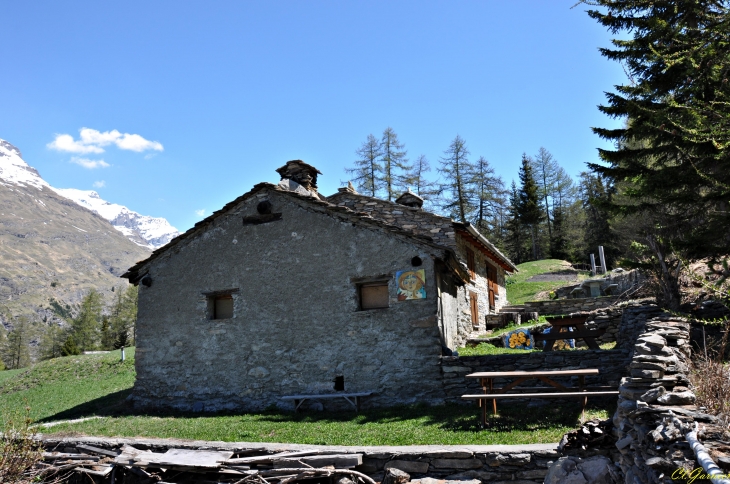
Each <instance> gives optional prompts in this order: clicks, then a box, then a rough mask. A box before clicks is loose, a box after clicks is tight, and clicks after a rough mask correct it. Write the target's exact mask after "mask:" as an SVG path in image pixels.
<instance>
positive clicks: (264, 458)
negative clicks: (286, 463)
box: [221, 450, 326, 465]
mask: <svg viewBox="0 0 730 484" xmlns="http://www.w3.org/2000/svg"><path fill="white" fill-rule="evenodd" d="M317 454H320V455H321V454H326V452H323V451H320V450H302V451H299V452H281V453H279V454H269V455H257V456H251V457H239V458H237V459H227V460H223V461H221V462H222V463H224V464H227V465H228V464H264V463H270V462H271V461H272V460H274V459H279V458H284V457H301V456H305V455H317Z"/></svg>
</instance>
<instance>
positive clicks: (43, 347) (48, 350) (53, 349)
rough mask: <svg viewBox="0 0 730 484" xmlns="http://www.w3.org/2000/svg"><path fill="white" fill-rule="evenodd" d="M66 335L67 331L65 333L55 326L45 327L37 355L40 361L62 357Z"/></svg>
mask: <svg viewBox="0 0 730 484" xmlns="http://www.w3.org/2000/svg"><path fill="white" fill-rule="evenodd" d="M67 333H68V331H65V330H64V329H63V328H61V327H60V326H58V325H57V324H53V323H51V324H49V325H47V326H46V328H45V331H44V332H43V335H42V336H41V343H40V348H39V350H40V351H39V355H38V356H39V357H40V359H42V360H47V359H50V358H58V357H59V356H63V346H64V343H65V342H66V339H67V338H68V336H67ZM77 350H78V348H77Z"/></svg>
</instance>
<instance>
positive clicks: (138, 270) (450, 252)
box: [120, 183, 469, 284]
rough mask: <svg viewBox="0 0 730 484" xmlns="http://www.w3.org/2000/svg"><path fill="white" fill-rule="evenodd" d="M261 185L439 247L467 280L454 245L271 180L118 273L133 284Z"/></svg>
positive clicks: (342, 216)
mask: <svg viewBox="0 0 730 484" xmlns="http://www.w3.org/2000/svg"><path fill="white" fill-rule="evenodd" d="M265 189H268V190H272V191H275V192H276V193H278V194H282V195H285V196H289V197H292V198H294V199H296V200H299V201H304V202H306V203H308V204H311V205H312V206H313V207H314V208H315V209H319V210H321V211H322V212H325V213H327V214H329V215H332V216H335V217H338V218H341V219H346V220H348V221H349V222H352V223H353V224H358V225H361V226H364V227H370V228H376V229H380V230H383V231H386V232H388V233H390V234H393V235H396V236H398V237H403V238H406V239H408V240H410V241H412V242H415V243H418V244H420V245H424V246H428V247H431V248H433V249H437V250H440V251H443V252H444V255H445V260H444V262H445V263H446V265H447V266H448V267H449V269H451V270H452V271H453V272H454V273H455V275H456V276H457V279H459V280H461V281H464V282H467V281H469V274H468V273H467V272H466V270H465V269H464V268H463V267H462V265H461V264H460V263H459V262H458V257H457V256H456V253H455V252H454V249H453V248H452V247H448V246H445V245H442V244H438V243H436V242H434V241H433V238H431V237H428V236H426V235H420V234H415V233H413V232H412V231H409V230H406V229H403V228H401V227H398V226H397V225H392V224H388V223H386V222H384V221H382V220H378V219H376V218H373V217H372V216H371V215H370V214H368V213H364V212H355V211H353V210H351V209H349V208H347V207H339V206H337V205H333V204H331V203H329V202H327V201H324V200H321V199H319V198H316V196H306V195H302V194H299V193H296V192H293V191H290V190H286V189H283V188H281V187H280V185H274V184H272V183H258V184H256V185H254V187H253V188H252V189H251V190H250V191H248V192H246V193H244V194H243V195H241V196H240V197H238V198H236V199H235V200H233V201H231V202H228V203H227V204H225V205H224V206H223V207H222V208H221V209H220V210H216V211H215V212H213V213H212V214H211V215H209V216H208V217H206V218H205V219H203V220H201V221H200V222H198V223H196V224H195V225H194V226H193V227H192V228H190V229H188V230H187V231H185V232H183V233H182V234H180V235H178V236H177V237H175V238H174V239H172V240H171V241H170V242H168V243H167V244H166V245H163V246H162V247H160V248H158V249H156V250H154V251H153V252H152V254H151V255H150V256H149V257H148V258H147V259H145V260H142V261H139V262H137V263H136V264H135V265H133V266H132V267H130V268H129V269H128V270H127V272H125V273H124V274H122V275H121V276H120V277H122V278H125V279H128V280H129V282H131V283H133V284H137V283H138V282H139V280H140V279H141V278H142V277H143V276H144V275H145V273H146V271H145V270H144V268H145V266H146V265H147V264H149V263H150V262H152V261H154V260H155V259H157V258H158V257H160V256H161V255H163V254H165V253H167V252H169V251H170V250H172V249H174V248H175V246H177V245H178V244H180V243H182V242H184V241H186V240H188V239H191V238H193V237H195V236H197V235H198V234H201V233H203V232H204V231H205V230H206V229H207V228H208V227H209V226H210V225H212V224H213V223H214V221H215V220H216V219H217V218H218V217H220V216H221V215H223V214H225V213H227V212H228V211H229V210H231V209H233V208H234V207H235V206H237V205H238V204H240V203H241V202H243V201H245V200H248V199H249V198H251V197H253V196H254V195H255V194H257V193H258V192H260V191H262V190H265Z"/></svg>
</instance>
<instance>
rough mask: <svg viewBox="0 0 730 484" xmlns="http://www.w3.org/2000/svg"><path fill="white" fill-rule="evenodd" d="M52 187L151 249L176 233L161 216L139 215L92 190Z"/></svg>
mask: <svg viewBox="0 0 730 484" xmlns="http://www.w3.org/2000/svg"><path fill="white" fill-rule="evenodd" d="M53 190H55V191H56V193H58V194H59V195H61V196H62V197H66V198H68V199H69V200H73V201H74V202H76V203H78V204H79V205H81V206H82V207H85V208H88V209H89V210H91V211H92V212H96V213H98V214H99V215H101V216H102V217H104V218H105V219H107V220H108V221H110V222H111V223H112V225H113V226H114V228H115V229H117V230H118V231H120V232H121V233H123V234H124V235H126V236H127V238H128V239H130V240H131V241H132V242H134V243H136V244H138V245H146V246H149V247H150V248H151V249H156V248H157V247H161V246H163V245H165V244H166V243H168V242H169V241H170V240H172V239H173V238H174V237H177V236H178V235H179V233H180V232H178V231H177V229H176V228H175V227H173V226H172V225H170V222H168V221H167V220H166V219H164V218H162V217H150V216H149V215H140V214H138V213H137V212H133V211H131V210H130V209H128V208H127V207H125V206H123V205H118V204H116V203H110V202H107V201H106V200H103V199H102V198H100V197H99V194H98V193H96V192H95V191H93V190H77V189H76V188H54V189H53Z"/></svg>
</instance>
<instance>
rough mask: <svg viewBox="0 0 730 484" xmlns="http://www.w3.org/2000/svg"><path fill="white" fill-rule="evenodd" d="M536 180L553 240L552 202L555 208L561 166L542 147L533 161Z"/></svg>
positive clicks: (549, 234) (549, 235)
mask: <svg viewBox="0 0 730 484" xmlns="http://www.w3.org/2000/svg"><path fill="white" fill-rule="evenodd" d="M531 161H532V167H533V173H534V175H535V180H536V181H537V184H538V186H539V193H540V198H541V199H542V203H543V209H544V210H545V220H546V222H547V228H548V237H549V238H550V239H552V238H553V232H552V226H551V221H550V211H551V210H550V200H549V199H552V201H553V207H554V206H555V190H556V185H557V181H558V172H559V170H560V165H558V162H557V160H556V159H555V158H554V157H553V155H552V154H550V152H549V151H548V150H546V149H545V148H543V147H542V146H541V147H540V149H539V150H538V152H537V155H535V157H534V158H532V159H531Z"/></svg>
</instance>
